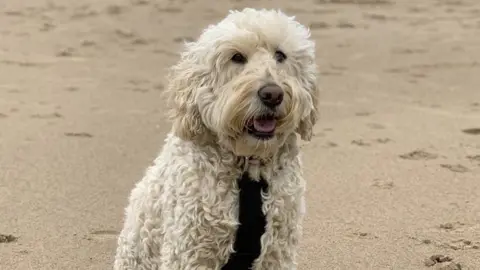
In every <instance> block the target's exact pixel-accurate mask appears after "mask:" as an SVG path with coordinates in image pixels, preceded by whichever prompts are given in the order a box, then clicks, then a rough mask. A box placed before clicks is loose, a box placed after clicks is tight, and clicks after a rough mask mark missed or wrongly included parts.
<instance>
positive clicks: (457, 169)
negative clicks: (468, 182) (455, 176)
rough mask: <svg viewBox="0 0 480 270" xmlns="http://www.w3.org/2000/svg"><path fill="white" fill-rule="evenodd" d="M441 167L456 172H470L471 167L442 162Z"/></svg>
mask: <svg viewBox="0 0 480 270" xmlns="http://www.w3.org/2000/svg"><path fill="white" fill-rule="evenodd" d="M440 167H442V168H445V169H448V170H450V171H452V172H456V173H465V172H468V171H469V169H468V168H467V167H465V166H463V165H461V164H440Z"/></svg>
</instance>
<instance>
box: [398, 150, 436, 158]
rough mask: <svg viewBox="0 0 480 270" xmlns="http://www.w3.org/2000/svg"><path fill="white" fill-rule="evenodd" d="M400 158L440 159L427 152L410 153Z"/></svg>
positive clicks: (416, 151)
mask: <svg viewBox="0 0 480 270" xmlns="http://www.w3.org/2000/svg"><path fill="white" fill-rule="evenodd" d="M400 158H402V159H408V160H431V159H436V158H438V155H437V154H432V153H429V152H426V151H424V150H415V151H412V152H410V153H406V154H402V155H400Z"/></svg>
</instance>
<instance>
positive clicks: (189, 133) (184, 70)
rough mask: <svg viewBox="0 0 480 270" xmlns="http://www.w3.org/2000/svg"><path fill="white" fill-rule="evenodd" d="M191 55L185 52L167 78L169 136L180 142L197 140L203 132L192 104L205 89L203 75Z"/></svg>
mask: <svg viewBox="0 0 480 270" xmlns="http://www.w3.org/2000/svg"><path fill="white" fill-rule="evenodd" d="M192 54H193V53H192V52H188V51H187V52H185V53H184V54H183V55H182V57H181V59H180V61H179V63H178V64H176V65H175V66H173V67H172V68H171V70H170V74H169V76H168V81H169V82H168V86H167V88H166V94H168V98H169V103H170V118H171V120H172V121H173V133H174V134H175V135H176V136H178V137H180V138H182V139H184V140H191V141H192V140H200V139H201V138H203V137H204V136H205V135H207V134H206V132H207V128H206V127H205V125H204V124H203V121H202V117H201V114H200V111H199V109H198V104H197V101H196V93H197V90H198V89H199V88H200V87H202V86H205V84H206V79H207V75H208V73H207V71H206V70H205V68H204V67H202V66H201V65H199V64H198V63H195V59H194V58H195V57H194V56H193V55H192Z"/></svg>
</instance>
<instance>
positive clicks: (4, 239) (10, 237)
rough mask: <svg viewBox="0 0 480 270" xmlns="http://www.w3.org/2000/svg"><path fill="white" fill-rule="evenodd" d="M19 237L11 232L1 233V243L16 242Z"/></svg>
mask: <svg viewBox="0 0 480 270" xmlns="http://www.w3.org/2000/svg"><path fill="white" fill-rule="evenodd" d="M17 240H18V237H16V236H13V235H11V234H0V244H1V243H12V242H16V241H17Z"/></svg>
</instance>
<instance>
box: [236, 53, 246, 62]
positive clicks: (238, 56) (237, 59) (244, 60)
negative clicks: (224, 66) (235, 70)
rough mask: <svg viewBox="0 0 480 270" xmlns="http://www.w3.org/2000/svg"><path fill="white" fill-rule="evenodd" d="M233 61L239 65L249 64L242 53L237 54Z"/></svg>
mask: <svg viewBox="0 0 480 270" xmlns="http://www.w3.org/2000/svg"><path fill="white" fill-rule="evenodd" d="M232 61H233V62H234V63H237V64H245V63H246V62H247V58H246V57H245V56H243V54H241V53H236V54H234V55H233V56H232Z"/></svg>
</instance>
